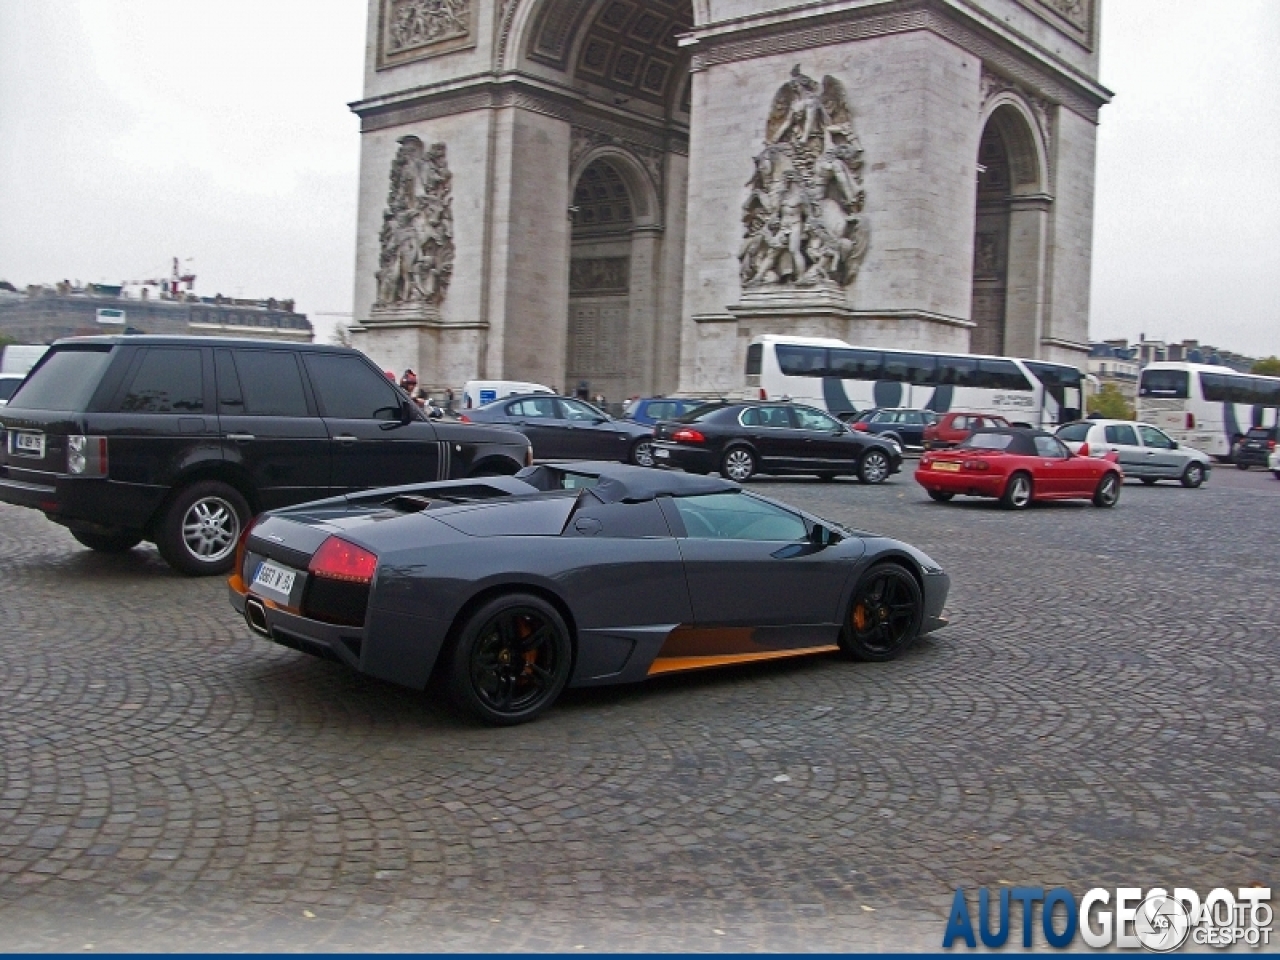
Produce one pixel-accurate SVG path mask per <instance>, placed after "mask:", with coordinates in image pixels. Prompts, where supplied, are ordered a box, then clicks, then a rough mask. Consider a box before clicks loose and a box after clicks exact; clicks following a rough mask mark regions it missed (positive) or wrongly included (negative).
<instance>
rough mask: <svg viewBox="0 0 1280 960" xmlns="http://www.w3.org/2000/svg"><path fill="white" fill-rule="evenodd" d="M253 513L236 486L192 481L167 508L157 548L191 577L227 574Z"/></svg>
mask: <svg viewBox="0 0 1280 960" xmlns="http://www.w3.org/2000/svg"><path fill="white" fill-rule="evenodd" d="M251 516H252V514H251V513H250V511H249V504H248V503H246V502H245V499H244V497H243V496H241V495H240V492H239V491H238V490H236V489H235V488H234V487H232V486H229V485H227V484H225V483H222V482H221V481H219V480H202V481H200V482H198V483H193V484H192V485H191V486H189V487H183V488H182V489H181V490H179V491H178V493H177V495H176V496H174V498H173V499H172V500H171V501H170V502H169V506H168V507H167V508H166V509H165V512H164V516H163V517H161V519H160V528H159V530H158V531H157V536H156V548H157V549H159V551H160V556H162V557H164V559H165V562H166V563H167V564H169V566H171V567H173V568H174V569H175V570H178V571H180V572H182V573H185V574H189V575H190V576H193V577H207V576H213V575H215V574H220V573H226V572H227V571H228V570H230V569H231V565H232V564H233V563H235V556H236V542H237V541H238V540H239V539H240V531H241V530H242V529H244V525H245V524H246V523H248V522H249V518H250V517H251Z"/></svg>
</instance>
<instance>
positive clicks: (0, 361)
mask: <svg viewBox="0 0 1280 960" xmlns="http://www.w3.org/2000/svg"><path fill="white" fill-rule="evenodd" d="M48 349H49V348H48V347H46V346H40V345H35V346H32V345H28V344H23V343H14V344H10V345H9V346H7V347H4V348H0V373H20V374H22V375H23V376H26V375H27V373H29V372H30V371H31V368H32V367H34V366H35V365H36V364H37V363H39V362H40V358H41V357H43V356H44V355H45V352H46V351H47V350H48Z"/></svg>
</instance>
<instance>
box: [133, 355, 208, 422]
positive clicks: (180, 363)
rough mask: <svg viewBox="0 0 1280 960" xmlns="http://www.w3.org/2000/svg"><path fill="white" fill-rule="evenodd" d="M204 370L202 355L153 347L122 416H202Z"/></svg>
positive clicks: (143, 360) (145, 359) (143, 363)
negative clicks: (157, 414) (174, 414)
mask: <svg viewBox="0 0 1280 960" xmlns="http://www.w3.org/2000/svg"><path fill="white" fill-rule="evenodd" d="M203 410H204V369H203V361H202V360H201V356H200V351H199V350H193V349H189V348H181V347H180V348H169V347H151V348H150V349H148V350H147V351H146V352H145V353H144V354H143V355H142V362H141V363H139V364H138V366H137V370H136V371H135V373H134V375H133V380H132V382H130V384H129V389H128V390H127V391H126V393H125V395H124V398H123V399H122V400H121V401H120V411H121V412H122V413H200V412H201V411H203Z"/></svg>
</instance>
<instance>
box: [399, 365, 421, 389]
mask: <svg viewBox="0 0 1280 960" xmlns="http://www.w3.org/2000/svg"><path fill="white" fill-rule="evenodd" d="M417 386H418V375H417V374H416V373H414V372H413V368H412V367H410V368H409V369H407V370H405V372H404V376H402V377H401V378H400V389H401V390H403V391H404V392H405V393H407V394H409V395H410V396H413V391H414V390H415V389H417Z"/></svg>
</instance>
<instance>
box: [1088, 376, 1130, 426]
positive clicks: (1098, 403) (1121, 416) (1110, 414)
mask: <svg viewBox="0 0 1280 960" xmlns="http://www.w3.org/2000/svg"><path fill="white" fill-rule="evenodd" d="M1088 407H1089V413H1090V414H1095V415H1097V416H1099V417H1102V418H1103V419H1104V420H1132V419H1134V412H1133V407H1131V406H1129V400H1128V399H1127V398H1126V397H1125V395H1124V394H1123V393H1121V392H1120V388H1119V387H1117V386H1116V385H1115V384H1114V383H1104V384H1103V385H1102V389H1101V390H1099V391H1098V392H1097V393H1095V394H1094V395H1093V396H1091V397H1090V398H1089V401H1088Z"/></svg>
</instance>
